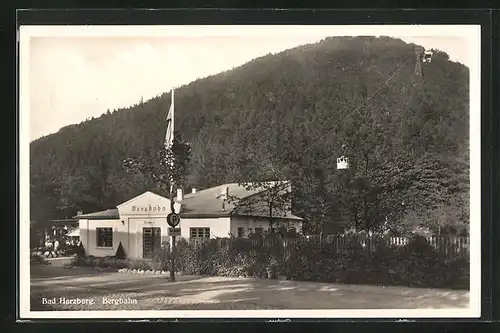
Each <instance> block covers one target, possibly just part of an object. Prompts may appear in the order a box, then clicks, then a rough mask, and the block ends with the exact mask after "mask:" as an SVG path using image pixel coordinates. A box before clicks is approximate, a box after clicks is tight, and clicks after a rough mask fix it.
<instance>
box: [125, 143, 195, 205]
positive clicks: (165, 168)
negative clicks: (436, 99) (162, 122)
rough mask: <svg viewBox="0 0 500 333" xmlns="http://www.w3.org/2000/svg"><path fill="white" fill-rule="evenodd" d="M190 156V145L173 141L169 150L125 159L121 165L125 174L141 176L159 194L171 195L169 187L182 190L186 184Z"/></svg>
mask: <svg viewBox="0 0 500 333" xmlns="http://www.w3.org/2000/svg"><path fill="white" fill-rule="evenodd" d="M190 155H191V147H190V144H188V143H187V142H183V141H180V140H178V139H174V142H173V144H172V147H170V148H166V147H162V148H160V149H158V150H157V151H156V152H154V153H153V154H151V155H145V156H142V157H140V158H127V159H125V160H123V162H122V163H123V167H124V168H125V170H126V171H127V172H129V173H136V174H137V173H139V174H142V175H143V176H144V177H145V179H146V181H148V182H150V183H151V184H152V185H153V186H155V188H156V189H158V190H159V191H160V192H161V193H164V194H167V193H168V194H170V195H173V194H172V193H169V192H170V190H169V187H170V186H175V187H178V188H182V187H183V186H184V185H185V183H186V178H187V174H188V172H189V162H190V158H191V157H190ZM171 180H173V182H172V181H171Z"/></svg>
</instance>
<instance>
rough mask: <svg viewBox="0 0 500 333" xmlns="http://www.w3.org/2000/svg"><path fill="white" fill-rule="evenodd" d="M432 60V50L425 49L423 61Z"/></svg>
mask: <svg viewBox="0 0 500 333" xmlns="http://www.w3.org/2000/svg"><path fill="white" fill-rule="evenodd" d="M431 60H432V51H425V52H424V55H423V57H422V62H431Z"/></svg>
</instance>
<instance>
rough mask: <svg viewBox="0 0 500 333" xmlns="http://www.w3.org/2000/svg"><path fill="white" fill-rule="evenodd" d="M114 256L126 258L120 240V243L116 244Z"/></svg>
mask: <svg viewBox="0 0 500 333" xmlns="http://www.w3.org/2000/svg"><path fill="white" fill-rule="evenodd" d="M115 258H117V259H127V255H126V254H125V250H124V249H123V245H122V242H120V244H118V248H117V249H116V254H115Z"/></svg>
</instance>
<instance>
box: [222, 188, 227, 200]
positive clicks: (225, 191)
mask: <svg viewBox="0 0 500 333" xmlns="http://www.w3.org/2000/svg"><path fill="white" fill-rule="evenodd" d="M228 196H229V188H228V187H227V186H224V188H223V189H222V197H223V198H224V200H227V197H228Z"/></svg>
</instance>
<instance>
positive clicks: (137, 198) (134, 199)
mask: <svg viewBox="0 0 500 333" xmlns="http://www.w3.org/2000/svg"><path fill="white" fill-rule="evenodd" d="M147 195H151V196H153V197H157V198H159V199H166V198H165V197H162V196H161V195H158V194H156V193H153V192H150V191H146V192H144V193H143V194H141V195H138V196H136V197H134V198H132V199H130V200H127V201H125V202H123V203H121V204H119V205H118V206H116V207H117V208H120V207H122V206H125V205H128V204H130V203H132V202H134V201H136V200H139V199H140V198H142V197H145V196H147Z"/></svg>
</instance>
